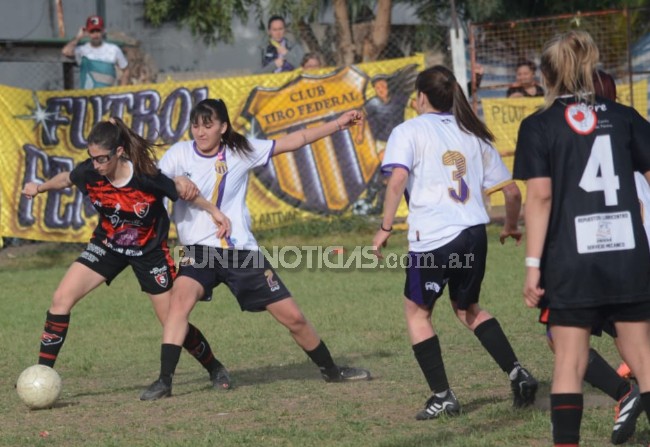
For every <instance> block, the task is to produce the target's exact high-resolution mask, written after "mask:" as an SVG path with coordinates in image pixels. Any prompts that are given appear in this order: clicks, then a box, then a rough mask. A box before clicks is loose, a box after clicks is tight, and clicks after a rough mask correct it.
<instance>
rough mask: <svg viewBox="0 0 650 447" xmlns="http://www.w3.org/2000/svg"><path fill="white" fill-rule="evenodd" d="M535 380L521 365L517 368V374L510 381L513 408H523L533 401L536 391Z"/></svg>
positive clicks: (536, 384)
mask: <svg viewBox="0 0 650 447" xmlns="http://www.w3.org/2000/svg"><path fill="white" fill-rule="evenodd" d="M537 386H538V383H537V380H536V379H535V378H534V377H533V376H532V374H530V373H529V372H528V371H527V370H526V368H522V367H521V366H520V367H518V368H517V376H516V377H515V378H514V380H511V381H510V388H511V389H512V397H513V402H512V405H513V406H514V407H515V408H524V407H528V406H530V405H532V404H533V403H535V394H536V393H537Z"/></svg>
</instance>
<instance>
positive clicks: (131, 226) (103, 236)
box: [70, 160, 178, 256]
mask: <svg viewBox="0 0 650 447" xmlns="http://www.w3.org/2000/svg"><path fill="white" fill-rule="evenodd" d="M70 180H71V181H72V183H74V184H75V185H76V186H77V188H79V190H80V191H81V192H82V193H83V194H84V195H87V196H88V198H89V199H90V202H91V203H92V205H93V207H95V209H96V210H97V211H98V212H99V223H98V224H97V228H95V231H94V232H93V239H95V240H97V241H99V242H100V243H101V244H102V245H103V246H105V247H106V248H108V249H110V250H113V251H115V252H117V253H122V254H124V255H126V256H142V255H143V254H144V253H148V252H149V251H151V250H152V249H154V248H156V247H158V246H160V245H161V244H162V243H163V242H164V241H165V240H166V239H167V235H168V232H169V216H168V214H167V210H166V209H165V206H164V203H163V199H164V198H165V197H169V198H170V199H171V200H174V201H175V200H177V199H178V193H177V192H176V187H175V185H174V181H173V180H171V179H170V178H169V177H167V176H166V175H164V174H162V173H160V172H158V174H157V175H156V176H153V177H149V176H146V175H135V173H134V174H133V175H132V177H131V179H130V180H129V182H128V183H126V184H125V185H124V186H119V187H118V186H114V185H113V184H112V183H111V182H109V181H108V179H107V178H106V177H104V176H103V175H100V174H99V173H97V171H95V169H94V168H93V165H92V161H91V160H86V161H84V162H82V163H80V164H79V165H78V166H77V167H76V168H74V169H73V170H72V171H71V172H70Z"/></svg>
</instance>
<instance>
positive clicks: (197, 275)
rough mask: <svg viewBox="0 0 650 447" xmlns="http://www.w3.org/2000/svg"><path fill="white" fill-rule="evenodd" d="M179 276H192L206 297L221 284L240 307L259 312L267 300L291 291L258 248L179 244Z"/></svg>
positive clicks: (278, 298) (284, 296)
mask: <svg viewBox="0 0 650 447" xmlns="http://www.w3.org/2000/svg"><path fill="white" fill-rule="evenodd" d="M178 275H179V276H187V277H190V278H192V279H194V280H196V281H197V282H198V283H199V284H201V286H203V291H204V294H205V297H204V298H203V300H205V301H208V300H209V299H210V298H211V296H212V289H214V288H215V287H217V286H218V285H219V284H222V283H223V284H225V285H226V286H227V287H228V288H229V289H230V291H231V292H232V293H233V295H235V297H236V298H237V301H238V302H239V307H240V308H241V310H247V311H249V312H259V311H263V310H265V309H266V306H268V305H269V304H272V303H275V302H277V301H280V300H283V299H285V298H289V297H290V296H291V293H290V292H289V290H288V289H287V288H286V287H285V285H284V284H283V283H282V281H281V280H280V278H279V277H278V275H277V274H276V273H275V271H274V270H273V267H271V264H269V262H268V261H267V259H266V257H264V254H263V253H262V252H261V251H258V250H227V249H223V248H215V247H206V246H204V245H190V246H188V247H184V248H183V257H182V259H181V262H180V265H179V271H178Z"/></svg>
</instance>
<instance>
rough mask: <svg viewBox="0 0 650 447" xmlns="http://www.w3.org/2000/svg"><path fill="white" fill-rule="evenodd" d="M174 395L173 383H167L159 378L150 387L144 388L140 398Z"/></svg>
mask: <svg viewBox="0 0 650 447" xmlns="http://www.w3.org/2000/svg"><path fill="white" fill-rule="evenodd" d="M171 395H172V387H171V385H167V384H165V382H163V381H162V380H160V379H158V380H156V381H155V382H154V383H152V384H151V385H149V388H147V389H146V390H144V392H143V393H142V394H141V395H140V400H158V399H161V398H163V397H169V396H171Z"/></svg>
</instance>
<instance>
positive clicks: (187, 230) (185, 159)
mask: <svg viewBox="0 0 650 447" xmlns="http://www.w3.org/2000/svg"><path fill="white" fill-rule="evenodd" d="M248 141H249V143H250V145H251V147H252V148H253V151H252V152H251V153H248V154H242V153H237V152H234V151H232V150H231V149H230V148H228V147H226V146H222V147H221V149H220V150H219V152H218V153H217V154H215V155H212V156H205V155H203V154H202V153H201V151H199V150H198V148H197V147H196V145H195V143H194V141H181V142H178V143H176V144H174V145H173V146H172V147H170V148H169V150H168V151H167V152H165V155H163V157H162V159H161V160H160V162H159V167H160V169H161V170H162V172H163V173H165V174H166V175H168V176H169V177H171V178H174V177H176V176H186V177H188V178H189V179H190V180H192V181H193V182H194V183H195V184H196V186H197V187H198V188H199V190H200V193H201V195H202V196H203V197H205V198H206V199H207V200H209V201H211V202H212V203H214V204H215V205H217V208H219V209H220V210H221V212H222V213H224V214H225V215H226V216H227V217H228V218H229V219H230V221H231V223H232V234H231V235H230V237H228V238H222V239H219V238H218V237H217V235H216V233H217V225H216V224H215V222H214V221H213V220H212V216H211V215H210V214H209V213H207V212H205V211H203V210H201V209H200V208H198V207H197V206H195V205H192V204H191V203H190V202H187V201H185V200H179V201H178V202H177V203H175V204H174V207H173V210H172V219H173V221H174V223H175V224H176V231H177V232H178V238H179V240H180V242H181V243H182V244H183V245H206V246H209V247H219V248H236V249H243V250H257V249H258V248H259V247H258V245H257V241H256V240H255V237H254V236H253V233H252V232H251V219H250V213H249V212H248V207H247V206H246V191H247V187H248V177H249V172H250V170H251V169H253V168H256V167H258V166H264V165H266V164H267V163H268V161H269V159H270V158H271V157H272V156H273V148H274V146H275V142H274V141H273V140H258V139H249V140H248Z"/></svg>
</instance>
